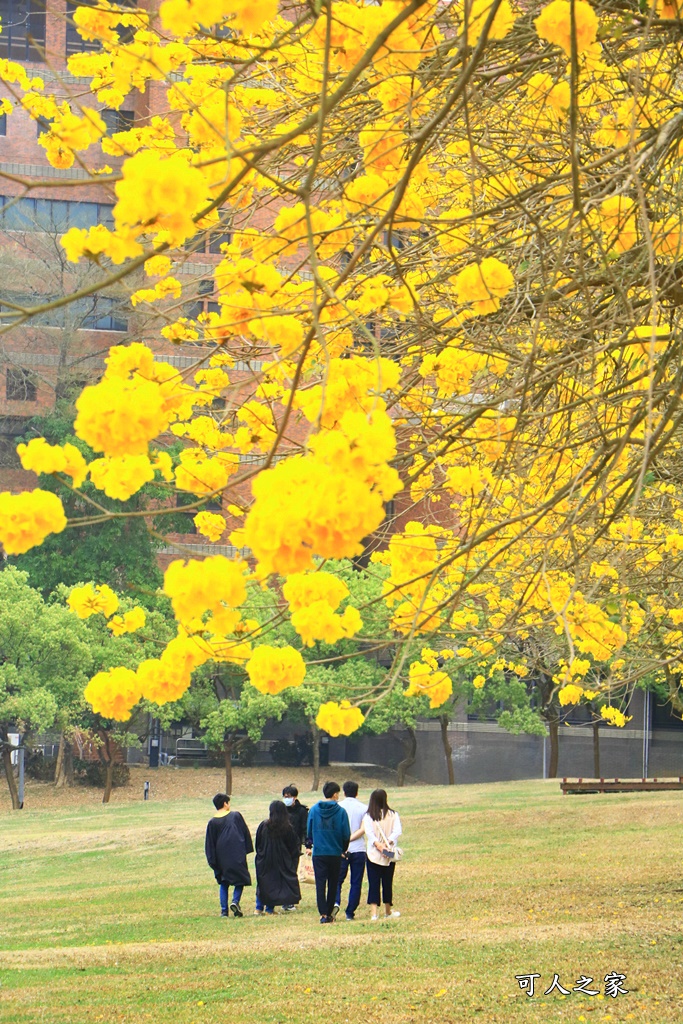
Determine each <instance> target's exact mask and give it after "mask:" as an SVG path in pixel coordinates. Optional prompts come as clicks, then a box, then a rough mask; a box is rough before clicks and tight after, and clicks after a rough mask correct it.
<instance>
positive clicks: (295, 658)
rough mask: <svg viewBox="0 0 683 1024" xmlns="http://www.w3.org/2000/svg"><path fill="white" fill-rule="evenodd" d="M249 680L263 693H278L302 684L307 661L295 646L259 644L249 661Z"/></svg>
mask: <svg viewBox="0 0 683 1024" xmlns="http://www.w3.org/2000/svg"><path fill="white" fill-rule="evenodd" d="M247 675H248V676H249V682H250V683H251V685H252V686H253V687H255V689H257V690H259V691H260V692H261V693H270V694H278V693H281V692H282V691H283V690H287V689H290V688H291V687H293V686H301V684H302V683H303V681H304V677H305V675H306V663H305V662H304V659H303V658H302V657H301V654H300V653H299V651H297V650H295V649H294V648H293V647H289V646H287V647H271V646H270V644H259V646H258V647H256V648H255V649H254V652H253V654H252V656H251V658H250V659H249V661H248V662H247Z"/></svg>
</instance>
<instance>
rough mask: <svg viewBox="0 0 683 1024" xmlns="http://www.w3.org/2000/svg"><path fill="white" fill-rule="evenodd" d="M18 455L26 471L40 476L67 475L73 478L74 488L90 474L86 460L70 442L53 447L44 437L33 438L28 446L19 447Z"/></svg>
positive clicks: (20, 445) (21, 445)
mask: <svg viewBox="0 0 683 1024" xmlns="http://www.w3.org/2000/svg"><path fill="white" fill-rule="evenodd" d="M17 453H18V455H19V458H20V460H21V464H22V466H23V467H24V469H28V470H32V471H33V472H34V473H39V474H40V473H66V475H67V476H70V477H71V478H72V480H73V485H74V487H80V486H81V484H82V483H83V481H84V480H85V477H86V475H87V472H88V466H87V463H86V461H85V459H84V458H83V456H82V455H81V453H80V452H79V450H78V448H77V447H76V446H75V445H73V444H69V442H67V443H66V444H63V445H56V444H55V445H52V444H48V442H47V441H46V440H45V438H44V437H33V438H31V440H30V441H29V442H28V444H19V445H17Z"/></svg>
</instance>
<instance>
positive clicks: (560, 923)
mask: <svg viewBox="0 0 683 1024" xmlns="http://www.w3.org/2000/svg"><path fill="white" fill-rule="evenodd" d="M393 795H394V798H395V799H394V803H395V805H396V807H397V809H398V810H399V811H400V813H401V815H402V818H403V821H404V830H405V834H404V847H405V849H406V859H405V860H404V861H403V862H402V863H401V864H400V865H399V866H398V868H397V885H396V893H397V894H396V897H395V898H396V906H397V907H398V908H399V909H400V910H401V911H402V912H403V917H402V918H401V920H400V921H399V922H396V923H391V924H389V923H387V924H384V923H383V924H381V925H380V926H377V925H372V924H371V923H370V922H369V921H366V920H365V919H364V917H365V908H364V907H363V906H361V912H362V914H363V920H360V921H358V922H356V923H354V924H346V923H345V922H344V923H342V922H339V923H337V924H336V925H334V926H333V927H326V928H322V927H321V926H320V925H319V924H318V919H317V915H316V913H315V908H314V900H313V895H314V894H313V891H312V887H310V886H306V887H304V888H305V893H304V903H303V910H302V911H301V912H299V913H297V914H292V915H288V916H278V917H276V918H274V919H263V918H254V917H252V916H250V913H251V910H252V908H253V892H254V890H253V889H251V890H247V891H246V894H245V899H244V904H245V909H247V911H248V915H247V916H245V918H244V919H243V920H233V919H231V920H229V921H226V920H224V919H221V918H220V917H219V916H218V899H217V890H216V886H215V883H214V882H213V877H212V875H211V872H210V871H209V869H208V868H207V866H206V863H205V861H204V855H203V834H204V827H205V823H206V819H207V817H208V810H209V808H207V804H206V802H205V801H200V800H196V799H186V800H180V801H174V802H163V803H162V802H156V803H155V802H150V803H148V804H143V803H140V804H137V805H135V804H128V805H119V806H117V805H112V806H110V807H106V808H105V807H100V808H97V809H95V808H92V807H82V808H78V807H73V806H72V807H69V809H68V810H66V811H62V812H61V813H58V812H52V811H51V812H36V811H25V812H22V813H21V814H16V813H15V814H14V815H12V814H10V813H4V814H0V980H1V982H2V984H1V986H0V1022H1V1024H18V1022H19V1021H21V1024H38V1022H40V1024H86V1022H87V1024H90V1022H93V1021H105V1022H113V1021H116V1022H126V1024H143V1022H146V1021H155V1022H157V1024H192V1022H195V1024H214V1022H215V1024H218V1022H221V1024H222V1022H224V1021H240V1022H241V1021H247V1020H248V1021H253V1022H255V1024H262V1022H263V1024H265V1022H279V1024H290V1022H292V1024H293V1022H297V1024H298V1022H302V1024H303V1022H313V1021H315V1022H318V1021H320V1020H325V1021H329V1022H330V1024H346V1022H350V1024H360V1022H363V1024H366V1022H367V1024H396V1022H408V1021H418V1022H425V1021H432V1022H434V1024H436V1022H438V1024H446V1022H448V1024H450V1022H461V1021H485V1022H488V1021H491V1022H494V1021H511V1022H519V1024H521V1022H530V1021H534V1022H543V1024H545V1022H547V1021H560V1020H562V1021H577V1022H579V1021H581V1020H582V1019H585V1020H586V1021H588V1022H591V1024H595V1022H597V1021H604V1020H610V1021H615V1022H616V1021H626V1020H634V1021H636V1022H638V1024H668V1022H671V1024H680V1021H682V1020H683V937H682V935H681V919H682V910H683V907H682V903H683V884H682V883H681V808H682V807H683V794H678V793H671V794H655V795H653V794H650V795H646V794H637V795H623V796H584V797H562V796H561V795H560V794H559V787H558V785H557V783H542V782H525V783H504V784H497V785H489V786H470V787H458V788H455V789H447V788H431V787H419V788H417V787H416V788H414V789H405V790H403V791H400V792H396V793H394V794H393ZM267 799H268V798H267V797H266V796H264V797H255V796H249V797H247V798H245V799H244V800H243V801H239V802H236V807H237V808H238V809H241V810H243V811H244V813H245V816H246V817H247V820H248V821H249V822H250V824H252V825H254V826H255V825H256V823H257V822H258V820H259V819H260V817H261V815H262V813H263V811H264V810H265V807H266V805H267ZM303 799H304V800H306V797H305V795H304V797H303ZM612 970H616V971H619V972H621V973H624V974H626V975H627V981H626V987H627V988H628V989H630V994H629V995H628V996H625V997H624V996H622V997H619V998H618V999H615V1000H613V999H609V1000H607V999H604V998H599V999H598V998H589V997H587V996H582V995H580V994H576V993H574V994H572V995H571V996H569V997H566V998H563V997H560V996H558V994H557V993H553V994H552V995H550V996H547V997H545V996H543V994H542V992H543V989H544V988H546V987H547V986H548V984H549V983H550V981H551V979H552V976H553V974H554V973H555V972H558V973H559V975H560V979H561V981H562V983H563V984H564V986H565V987H566V988H571V987H572V985H573V984H574V982H575V981H576V979H577V978H578V977H579V975H580V974H582V973H583V974H587V975H589V976H592V977H593V978H595V979H598V980H602V978H603V977H604V975H605V974H606V973H607V972H608V971H612ZM529 971H537V972H540V973H541V975H542V978H541V982H543V983H544V984H543V985H542V987H541V989H540V991H539V992H538V994H537V995H536V996H535V998H534V999H529V998H527V997H526V996H525V995H524V994H523V993H522V992H521V991H520V990H519V987H518V985H517V982H516V981H515V979H514V975H515V974H518V973H522V972H529Z"/></svg>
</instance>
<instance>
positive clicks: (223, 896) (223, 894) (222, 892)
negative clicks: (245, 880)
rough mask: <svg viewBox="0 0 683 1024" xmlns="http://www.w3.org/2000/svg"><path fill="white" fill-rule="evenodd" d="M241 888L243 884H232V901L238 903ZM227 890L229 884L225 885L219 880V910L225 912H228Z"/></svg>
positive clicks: (240, 896)
mask: <svg viewBox="0 0 683 1024" xmlns="http://www.w3.org/2000/svg"><path fill="white" fill-rule="evenodd" d="M243 888H244V886H243V885H236V886H234V888H233V891H232V902H233V903H237V904H238V905H239V902H240V900H241V899H242V890H243ZM228 892H229V886H227V885H226V884H225V882H221V887H220V889H219V890H218V898H219V900H220V901H221V910H223V911H225V913H226V914H227V912H228V902H229V896H228Z"/></svg>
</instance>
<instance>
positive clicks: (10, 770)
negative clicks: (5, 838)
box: [2, 742, 21, 811]
mask: <svg viewBox="0 0 683 1024" xmlns="http://www.w3.org/2000/svg"><path fill="white" fill-rule="evenodd" d="M2 764H3V767H4V769H5V778H6V779H7V785H8V787H9V795H10V797H11V799H12V810H13V811H20V810H21V807H20V806H19V790H18V789H17V780H16V779H15V778H14V765H13V764H12V751H11V750H10V748H9V746H8V745H7V743H6V742H5V743H3V745H2Z"/></svg>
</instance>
